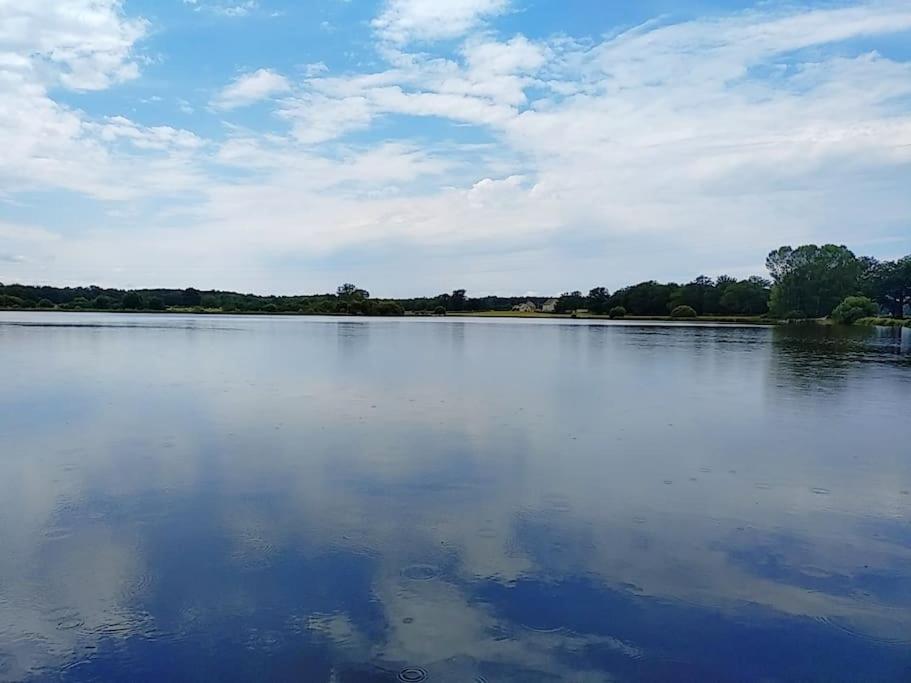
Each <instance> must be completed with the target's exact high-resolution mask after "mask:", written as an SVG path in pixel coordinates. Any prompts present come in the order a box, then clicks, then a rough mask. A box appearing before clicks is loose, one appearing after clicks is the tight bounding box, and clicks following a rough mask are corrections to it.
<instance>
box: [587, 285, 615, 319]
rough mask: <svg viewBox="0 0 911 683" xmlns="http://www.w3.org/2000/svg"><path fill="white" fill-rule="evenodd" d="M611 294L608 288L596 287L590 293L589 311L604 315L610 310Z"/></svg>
mask: <svg viewBox="0 0 911 683" xmlns="http://www.w3.org/2000/svg"><path fill="white" fill-rule="evenodd" d="M609 304H610V292H609V291H607V288H606V287H595V288H593V289H592V290H591V291H589V293H588V301H587V306H588V310H589V311H591V312H592V313H594V314H596V315H603V314H605V313H607V312H608V311H609V310H610V305H609Z"/></svg>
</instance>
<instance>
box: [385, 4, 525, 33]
mask: <svg viewBox="0 0 911 683" xmlns="http://www.w3.org/2000/svg"><path fill="white" fill-rule="evenodd" d="M509 4H510V3H509V0H387V2H386V5H385V7H384V9H383V11H382V13H381V14H380V15H379V16H378V17H377V18H376V19H374V20H373V28H374V29H375V30H376V32H377V33H378V34H379V35H380V36H381V37H382V38H384V39H385V40H389V41H391V42H393V43H397V44H404V43H408V42H410V41H412V40H425V41H431V40H439V39H445V38H457V37H459V36H460V35H463V34H464V33H466V32H467V31H469V30H471V29H473V28H475V27H476V26H477V25H478V24H479V23H481V22H482V21H483V20H484V19H487V18H489V17H493V16H496V15H498V14H502V13H503V12H505V11H506V10H507V9H508V8H509Z"/></svg>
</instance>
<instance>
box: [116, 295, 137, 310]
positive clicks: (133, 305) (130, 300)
mask: <svg viewBox="0 0 911 683" xmlns="http://www.w3.org/2000/svg"><path fill="white" fill-rule="evenodd" d="M121 306H122V307H123V308H126V309H127V310H133V311H136V310H139V309H140V308H142V297H141V296H140V295H139V292H127V293H126V294H124V295H123V300H122V301H121Z"/></svg>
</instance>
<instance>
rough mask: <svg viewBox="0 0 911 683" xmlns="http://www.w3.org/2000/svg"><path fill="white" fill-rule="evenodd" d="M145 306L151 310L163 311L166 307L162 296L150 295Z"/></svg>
mask: <svg viewBox="0 0 911 683" xmlns="http://www.w3.org/2000/svg"><path fill="white" fill-rule="evenodd" d="M145 307H146V308H148V309H149V310H150V311H163V310H165V308H166V306H165V303H164V300H163V299H162V298H161V297H160V296H150V297H149V300H148V301H147V302H146V306H145Z"/></svg>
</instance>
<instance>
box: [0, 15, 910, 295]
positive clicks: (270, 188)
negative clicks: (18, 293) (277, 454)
mask: <svg viewBox="0 0 911 683" xmlns="http://www.w3.org/2000/svg"><path fill="white" fill-rule="evenodd" d="M909 39H911V4H909V3H908V2H907V1H906V0H877V1H875V2H806V3H792V2H789V3H787V4H785V3H777V2H763V3H760V4H755V3H745V2H733V1H728V2H722V1H719V0H704V1H699V2H679V1H677V2H670V1H669V0H667V1H665V0H651V1H645V2H637V3H627V2H623V3H621V2H586V1H581V0H579V1H575V2H569V3H565V2H554V1H551V0H549V1H546V2H545V1H543V0H537V1H530V0H377V1H361V0H349V1H345V0H315V1H313V2H307V3H299V2H290V1H285V0H155V1H153V0H127V1H126V2H117V1H116V0H33V1H31V2H29V3H21V2H15V1H14V0H0V147H2V149H4V150H5V152H4V154H3V155H0V281H2V282H13V281H18V282H30V283H49V284H57V285H65V284H87V283H97V284H101V285H112V286H124V287H145V286H174V287H182V286H190V285H193V286H197V287H202V288H212V287H217V288H227V289H236V290H243V291H255V292H278V293H291V292H309V291H327V290H331V289H334V287H335V286H336V285H337V284H338V283H339V282H342V281H354V282H357V283H358V284H360V285H361V286H364V287H366V288H368V289H370V290H371V291H372V292H374V293H375V294H377V295H390V296H394V295H400V296H405V295H413V294H422V293H423V294H426V293H434V292H437V291H444V290H450V289H453V288H456V287H465V288H467V289H469V290H470V292H472V293H475V294H482V293H489V292H502V293H512V294H522V293H526V292H529V293H531V292H533V293H540V294H550V293H558V292H560V291H564V290H567V289H576V288H578V289H587V288H590V287H592V286H595V285H606V286H608V287H610V288H611V289H614V288H616V287H619V286H622V285H624V284H628V283H632V282H636V281H640V280H644V279H651V278H656V279H673V280H678V281H680V280H688V279H690V278H692V277H694V276H696V275H698V274H700V273H707V274H709V275H719V274H722V273H730V274H733V275H743V276H745V275H749V274H753V273H762V263H763V260H764V256H765V254H766V253H767V252H768V251H769V250H770V249H772V248H775V247H777V246H779V245H780V244H786V243H792V244H796V243H803V242H808V241H815V242H826V241H833V242H838V243H846V244H848V245H849V246H851V247H852V248H853V249H855V251H857V252H858V253H863V254H872V255H875V256H879V257H882V258H890V257H896V256H900V255H904V254H907V253H909V252H911V192H908V190H907V188H908V187H909V186H911V40H909Z"/></svg>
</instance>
